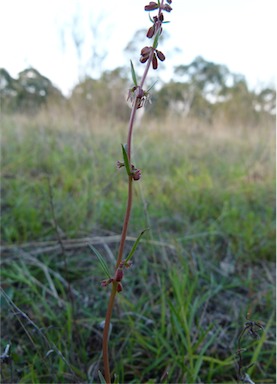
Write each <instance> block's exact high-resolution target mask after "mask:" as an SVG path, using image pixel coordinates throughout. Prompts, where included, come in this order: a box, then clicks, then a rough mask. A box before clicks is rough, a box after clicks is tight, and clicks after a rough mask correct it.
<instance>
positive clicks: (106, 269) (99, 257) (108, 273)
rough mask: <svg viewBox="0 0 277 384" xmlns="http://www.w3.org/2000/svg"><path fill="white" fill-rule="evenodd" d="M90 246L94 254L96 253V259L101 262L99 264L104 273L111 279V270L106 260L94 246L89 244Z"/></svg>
mask: <svg viewBox="0 0 277 384" xmlns="http://www.w3.org/2000/svg"><path fill="white" fill-rule="evenodd" d="M88 246H89V247H90V249H91V250H92V252H93V253H95V255H96V257H97V259H98V261H99V263H100V265H101V268H102V271H103V272H104V273H105V275H106V276H107V277H108V278H109V279H110V278H111V275H110V272H109V268H108V266H107V263H106V261H105V260H104V258H103V256H102V255H101V254H100V253H99V252H98V251H97V249H96V248H95V247H94V246H93V245H91V244H88Z"/></svg>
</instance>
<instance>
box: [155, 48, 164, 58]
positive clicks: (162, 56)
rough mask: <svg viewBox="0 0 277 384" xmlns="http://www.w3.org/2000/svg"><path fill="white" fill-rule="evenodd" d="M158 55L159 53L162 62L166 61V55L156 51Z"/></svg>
mask: <svg viewBox="0 0 277 384" xmlns="http://www.w3.org/2000/svg"><path fill="white" fill-rule="evenodd" d="M156 53H157V56H158V58H159V59H160V60H161V61H164V60H165V55H164V54H163V53H162V52H161V51H158V50H157V49H156Z"/></svg>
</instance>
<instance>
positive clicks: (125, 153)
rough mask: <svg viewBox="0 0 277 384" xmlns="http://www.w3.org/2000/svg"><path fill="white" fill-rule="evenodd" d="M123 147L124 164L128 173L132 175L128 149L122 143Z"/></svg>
mask: <svg viewBox="0 0 277 384" xmlns="http://www.w3.org/2000/svg"><path fill="white" fill-rule="evenodd" d="M121 147H122V154H123V160H124V165H125V168H126V171H127V173H128V176H130V175H131V168H130V163H129V159H128V155H127V152H126V149H125V147H124V145H123V144H121Z"/></svg>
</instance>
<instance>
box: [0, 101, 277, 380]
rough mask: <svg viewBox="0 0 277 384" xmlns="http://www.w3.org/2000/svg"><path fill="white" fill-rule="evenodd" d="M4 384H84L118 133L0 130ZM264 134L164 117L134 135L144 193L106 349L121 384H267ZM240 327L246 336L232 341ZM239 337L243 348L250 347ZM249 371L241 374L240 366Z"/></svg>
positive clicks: (268, 238) (62, 128)
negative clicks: (242, 380) (245, 383)
mask: <svg viewBox="0 0 277 384" xmlns="http://www.w3.org/2000/svg"><path fill="white" fill-rule="evenodd" d="M1 125H2V127H3V129H2V165H1V171H2V184H1V194H2V214H1V218H2V233H1V235H2V246H1V248H2V249H1V250H2V258H1V271H2V301H1V313H2V324H1V333H2V340H1V353H3V351H4V350H5V348H6V345H7V344H10V358H6V359H4V361H3V364H2V373H1V375H2V382H3V383H98V382H99V378H98V370H102V369H103V368H102V360H101V332H102V328H101V326H102V324H103V323H102V322H103V320H104V317H105V312H106V308H107V299H108V290H109V287H108V288H102V287H101V286H100V282H101V280H102V279H103V278H104V277H105V276H103V273H102V271H101V268H100V266H99V264H98V261H97V259H96V257H95V255H94V254H92V252H91V251H90V249H89V247H88V243H90V244H93V245H94V246H95V247H96V248H97V249H98V250H99V251H100V252H101V253H102V255H103V256H105V257H106V260H107V263H108V264H110V265H113V264H114V262H115V257H116V253H117V249H118V245H119V238H120V232H121V227H122V220H123V215H124V210H125V203H126V194H127V191H126V177H125V173H124V172H121V170H118V169H116V161H117V160H121V147H120V144H121V143H124V142H125V140H126V131H127V127H126V124H124V123H120V122H117V121H113V120H108V121H106V120H104V119H103V118H98V117H95V118H94V117H91V116H90V115H89V114H88V115H87V116H85V115H82V114H81V113H80V114H76V113H74V111H71V112H69V111H64V110H62V109H61V110H59V109H58V108H57V109H56V110H55V109H53V110H49V111H42V112H40V113H39V114H37V115H34V116H31V117H30V116H29V117H26V116H23V115H13V116H7V115H3V116H2V122H1ZM274 135H275V132H274V124H273V123H266V122H265V123H264V124H261V126H260V127H254V128H253V127H251V126H232V125H231V124H227V123H226V122H223V121H218V122H217V123H216V124H213V125H205V124H203V123H201V122H199V121H195V120H189V119H175V118H170V117H168V118H167V119H164V120H162V121H157V120H150V121H147V120H146V119H145V120H142V124H141V125H140V126H137V127H136V130H135V137H134V148H135V156H134V157H135V164H136V166H137V167H138V168H140V169H141V170H142V179H141V180H140V181H139V182H136V183H134V184H135V185H134V188H135V196H134V205H133V211H132V219H131V226H130V229H129V232H128V247H130V248H131V246H132V245H133V243H134V241H135V239H136V237H137V236H138V235H139V233H140V232H141V231H142V230H143V229H145V228H149V230H148V231H147V232H146V233H145V235H144V237H143V240H142V242H141V243H140V245H139V248H138V251H137V253H136V254H135V256H134V265H133V266H132V268H130V270H128V271H127V272H126V276H125V278H124V282H123V286H124V289H123V292H122V293H121V294H120V295H118V296H117V304H116V307H115V311H114V313H113V319H112V331H111V336H110V338H111V339H110V354H111V362H112V370H113V374H116V375H117V377H119V382H121V383H123V382H124V383H127V382H128V383H235V382H237V376H238V374H240V375H241V376H242V375H243V374H245V373H248V374H249V375H250V377H251V378H252V380H254V382H255V383H275V380H276V378H275V358H276V355H275V136H274ZM247 320H251V321H255V322H259V324H262V325H263V328H264V329H263V330H260V328H259V327H257V326H254V328H255V329H254V331H255V334H256V333H258V334H259V337H254V338H253V337H251V335H250V334H249V332H247V331H246V332H245V334H244V335H243V337H242V338H241V344H242V348H243V351H242V357H243V361H239V358H238V354H237V350H238V337H239V334H240V332H241V331H242V330H243V327H244V324H245V322H246V321H247ZM252 336H253V335H252ZM252 363H253V365H251V364H252Z"/></svg>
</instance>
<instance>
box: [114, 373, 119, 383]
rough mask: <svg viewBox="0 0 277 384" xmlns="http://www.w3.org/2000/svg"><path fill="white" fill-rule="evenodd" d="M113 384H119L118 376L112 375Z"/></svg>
mask: <svg viewBox="0 0 277 384" xmlns="http://www.w3.org/2000/svg"><path fill="white" fill-rule="evenodd" d="M114 384H119V376H118V375H116V374H114Z"/></svg>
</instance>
